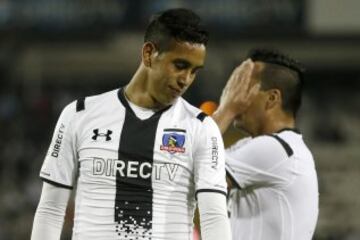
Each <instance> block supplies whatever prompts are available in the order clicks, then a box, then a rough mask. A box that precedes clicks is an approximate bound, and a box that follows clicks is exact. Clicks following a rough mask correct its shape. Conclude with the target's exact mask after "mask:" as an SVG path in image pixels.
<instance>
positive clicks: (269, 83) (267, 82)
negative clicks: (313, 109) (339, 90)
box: [248, 49, 305, 117]
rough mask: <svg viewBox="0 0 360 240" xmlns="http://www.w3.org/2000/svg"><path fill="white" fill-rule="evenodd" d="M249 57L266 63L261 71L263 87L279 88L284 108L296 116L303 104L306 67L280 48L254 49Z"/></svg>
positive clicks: (267, 88) (263, 88)
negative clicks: (279, 49)
mask: <svg viewBox="0 0 360 240" xmlns="http://www.w3.org/2000/svg"><path fill="white" fill-rule="evenodd" d="M248 58H251V60H252V61H254V62H256V61H259V62H263V63H265V68H264V69H263V71H262V72H261V73H260V79H261V89H262V90H269V89H274V88H276V89H279V90H280V91H281V95H282V108H283V110H284V111H285V112H287V113H290V114H292V115H293V116H294V117H296V114H297V112H298V110H299V108H300V106H301V96H302V90H303V85H304V72H305V68H304V67H303V66H302V65H301V64H300V63H299V62H297V61H296V60H294V59H292V58H291V57H289V56H287V55H285V54H283V53H281V52H279V51H278V50H270V49H253V50H251V51H250V52H249V53H248Z"/></svg>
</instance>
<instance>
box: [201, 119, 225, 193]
mask: <svg viewBox="0 0 360 240" xmlns="http://www.w3.org/2000/svg"><path fill="white" fill-rule="evenodd" d="M194 180H195V191H196V195H197V193H199V192H218V193H221V194H224V195H226V194H227V190H226V188H227V185H226V174H225V150H224V143H223V140H222V137H221V133H220V130H219V128H218V126H217V125H216V123H215V122H214V121H213V120H212V118H210V117H206V118H205V119H204V120H203V122H202V126H201V128H200V132H197V136H196V140H195V152H194Z"/></svg>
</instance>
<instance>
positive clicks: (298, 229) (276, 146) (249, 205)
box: [226, 130, 319, 240]
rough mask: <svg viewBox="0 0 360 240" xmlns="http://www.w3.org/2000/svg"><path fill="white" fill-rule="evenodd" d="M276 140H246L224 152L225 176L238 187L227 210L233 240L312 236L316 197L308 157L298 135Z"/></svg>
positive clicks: (295, 239)
mask: <svg viewBox="0 0 360 240" xmlns="http://www.w3.org/2000/svg"><path fill="white" fill-rule="evenodd" d="M274 136H276V138H278V139H279V138H280V140H278V139H276V138H275V137H274ZM274 136H267V135H264V136H259V137H256V138H253V139H251V138H247V139H245V140H242V141H239V142H238V143H237V144H235V145H234V146H232V147H230V148H229V149H228V150H227V152H226V158H227V160H226V170H227V174H228V176H229V177H230V178H232V179H233V181H234V182H235V183H236V184H237V186H238V187H239V188H240V189H233V190H231V192H230V198H229V205H228V209H229V212H230V221H231V228H232V235H233V239H234V240H310V239H311V238H312V236H313V233H314V230H315V227H316V222H317V217H318V198H319V194H318V181H317V174H316V170H315V165H314V160H313V157H312V154H311V152H310V151H309V149H308V148H307V146H306V145H305V143H304V141H303V139H302V135H301V134H299V133H296V132H294V131H290V130H284V131H281V132H280V133H276V134H274ZM281 142H285V143H284V144H283V143H281ZM286 145H287V146H286Z"/></svg>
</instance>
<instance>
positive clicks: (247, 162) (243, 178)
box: [226, 136, 292, 188]
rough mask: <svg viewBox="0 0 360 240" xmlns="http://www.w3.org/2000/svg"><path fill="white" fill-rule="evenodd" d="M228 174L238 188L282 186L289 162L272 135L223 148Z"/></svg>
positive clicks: (287, 179)
mask: <svg viewBox="0 0 360 240" xmlns="http://www.w3.org/2000/svg"><path fill="white" fill-rule="evenodd" d="M226 173H227V176H228V177H229V178H230V179H231V180H232V181H233V182H234V183H235V185H237V186H238V187H239V188H246V187H249V186H253V187H261V186H269V185H279V186H280V185H283V184H287V183H288V182H289V176H291V175H292V174H291V162H290V161H289V158H288V155H287V153H286V151H285V149H284V148H283V146H282V145H281V144H280V143H279V142H278V141H277V140H276V139H274V138H273V137H271V136H261V137H256V138H254V139H252V140H251V141H250V142H248V143H247V144H245V145H243V146H240V147H239V148H236V149H231V150H230V151H228V150H227V151H226Z"/></svg>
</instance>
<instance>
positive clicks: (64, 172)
mask: <svg viewBox="0 0 360 240" xmlns="http://www.w3.org/2000/svg"><path fill="white" fill-rule="evenodd" d="M79 106H80V104H79V103H76V102H73V103H71V104H69V105H68V106H67V107H66V108H65V109H64V110H63V111H62V113H61V115H60V117H59V119H58V122H57V124H56V127H55V130H54V134H53V137H52V140H51V144H50V147H49V150H48V152H47V155H46V157H45V160H44V163H43V166H42V168H41V171H40V178H41V179H42V180H43V181H44V184H43V189H42V194H41V198H40V201H39V205H38V208H37V210H36V213H35V217H34V224H33V230H32V237H31V239H32V240H42V239H47V240H57V239H60V235H61V230H62V225H63V222H64V215H65V209H66V206H67V202H68V200H69V196H70V193H71V191H72V188H73V184H74V182H75V178H76V174H77V161H76V159H77V157H76V150H75V149H76V147H75V145H76V143H75V131H74V129H75V128H74V124H75V115H76V114H78V110H79Z"/></svg>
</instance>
